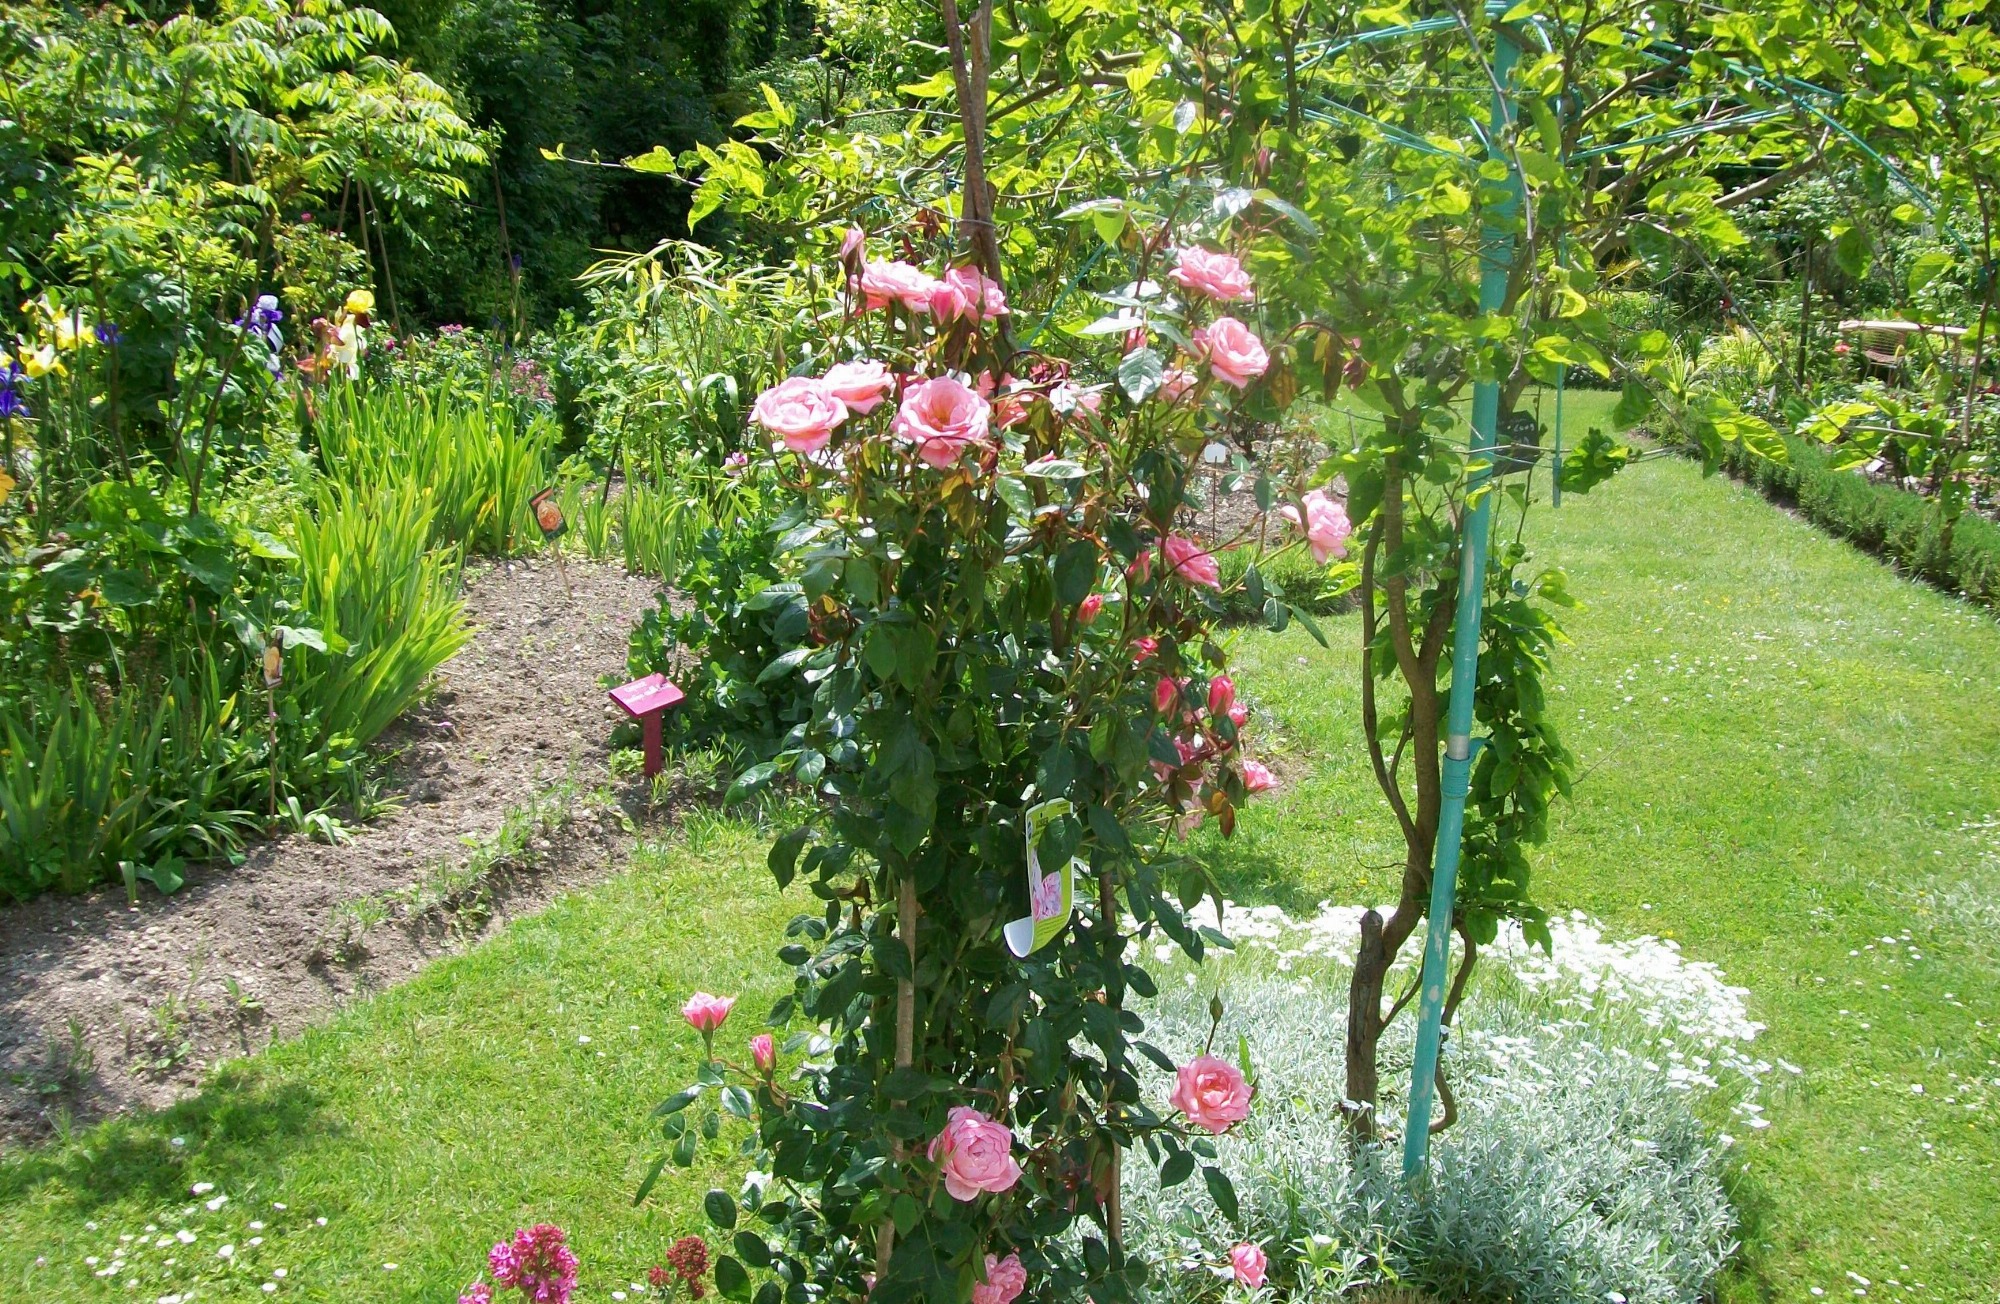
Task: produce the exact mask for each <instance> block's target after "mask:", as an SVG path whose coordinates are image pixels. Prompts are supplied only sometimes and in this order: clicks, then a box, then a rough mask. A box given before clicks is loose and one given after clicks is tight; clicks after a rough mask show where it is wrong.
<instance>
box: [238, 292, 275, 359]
mask: <svg viewBox="0 0 2000 1304" xmlns="http://www.w3.org/2000/svg"><path fill="white" fill-rule="evenodd" d="M284 319H285V314H284V311H283V310H282V309H280V308H279V307H278V296H277V295H275V294H260V295H258V296H257V302H256V304H255V306H253V307H252V308H251V309H250V311H249V312H247V313H245V314H244V315H243V316H241V317H238V318H237V319H236V324H237V325H238V326H240V327H242V328H243V329H244V330H246V331H248V332H250V334H252V335H255V336H256V337H257V338H258V339H260V340H262V341H264V348H265V351H266V356H265V358H264V364H265V365H266V366H268V367H269V368H270V369H271V374H272V375H273V376H277V375H281V374H283V372H284V366H283V364H282V363H280V362H279V361H278V352H279V350H281V349H283V348H284V347H285V337H284V335H283V334H281V333H280V332H279V330H278V323H279V322H281V321H283V320H284Z"/></svg>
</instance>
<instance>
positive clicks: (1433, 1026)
mask: <svg viewBox="0 0 2000 1304" xmlns="http://www.w3.org/2000/svg"><path fill="white" fill-rule="evenodd" d="M1487 11H1488V12H1489V13H1496V12H1497V7H1496V6H1492V5H1489V6H1488V10H1487ZM1498 32H1499V35H1498V38H1497V39H1496V40H1495V42H1494V47H1493V75H1494V78H1495V80H1496V81H1497V82H1498V83H1499V86H1498V89H1497V90H1496V91H1495V93H1494V96H1493V119H1492V122H1493V127H1492V137H1493V143H1494V144H1495V145H1496V146H1497V145H1498V144H1499V143H1500V142H1501V141H1502V140H1504V139H1505V137H1506V134H1507V129H1508V126H1509V124H1510V123H1512V121H1513V116H1514V114H1513V104H1512V101H1511V98H1510V96H1509V95H1508V89H1509V87H1511V86H1512V84H1513V74H1514V64H1515V62H1516V61H1517V60H1518V59H1519V58H1520V54H1521V50H1520V47H1519V46H1518V45H1516V44H1515V42H1514V39H1513V37H1512V36H1511V35H1510V34H1509V33H1508V31H1507V29H1506V28H1504V27H1502V28H1499V29H1498ZM1510 172H1511V164H1510ZM1520 205H1521V178H1520V176H1519V175H1518V174H1512V175H1511V176H1510V178H1509V181H1508V184H1507V197H1506V198H1505V199H1504V200H1502V201H1500V202H1499V203H1496V204H1494V205H1492V206H1490V207H1489V208H1488V210H1487V213H1486V220H1485V226H1484V230H1483V231H1482V232H1481V234H1480V273H1479V310H1480V311H1481V312H1482V313H1491V312H1498V311H1500V310H1501V309H1502V308H1504V307H1506V305H1507V280H1508V277H1509V275H1510V274H1511V272H1512V271H1513V266H1514V234H1513V222H1514V218H1515V216H1516V214H1517V213H1518V212H1519V211H1520ZM1499 421H1500V383H1499V381H1497V380H1483V381H1479V382H1477V383H1476V384H1474V385H1473V387H1472V441H1471V444H1470V445H1469V448H1468V452H1469V457H1468V459H1467V474H1466V486H1465V487H1466V496H1467V497H1468V499H1472V500H1473V503H1472V506H1471V508H1470V509H1469V510H1468V511H1467V512H1466V513H1465V526H1464V530H1465V533H1464V537H1463V538H1462V539H1461V540H1460V542H1459V547H1458V555H1459V572H1458V610H1457V612H1456V614H1455V615H1454V617H1453V621H1452V626H1453V627H1452V644H1451V699H1450V702H1449V704H1448V705H1447V706H1446V708H1445V745H1444V774H1443V789H1444V791H1443V797H1444V801H1443V805H1442V807H1441V808H1440V810H1439V811H1438V832H1437V851H1436V859H1435V860H1434V861H1433V862H1432V865H1431V910H1430V920H1429V922H1428V923H1427V924H1426V926H1425V930H1424V932H1425V936H1424V970H1423V987H1422V990H1421V992H1420V993H1419V996H1418V1002H1417V1055H1416V1063H1415V1064H1414V1065H1413V1066H1412V1068H1411V1071H1410V1111H1409V1121H1408V1123H1407V1124H1406V1125H1405V1127H1404V1131H1403V1175H1404V1176H1405V1177H1415V1176H1416V1175H1417V1174H1419V1173H1421V1172H1422V1171H1423V1170H1424V1165H1425V1163H1426V1162H1427V1161H1428V1160H1429V1158H1430V1140H1431V1105H1432V1101H1433V1098H1434V1097H1435V1096H1436V1094H1437V1062H1438V1044H1439V1042H1440V1041H1441V1040H1442V1039H1443V1020H1444V988H1445V982H1446V975H1447V974H1448V973H1449V971H1450V968H1451V915H1452V906H1453V903H1454V901H1455V900H1456V898H1457V895H1458V856H1459V844H1460V842H1461V841H1462V840H1463V838H1464V835H1465V797H1466V793H1467V792H1469V791H1470V790H1471V786H1472V692H1473V685H1474V684H1475V683H1476V682H1477V680H1478V677H1479V626H1480V619H1481V615H1482V612H1483V608H1484V606H1485V599H1486V536H1487V534H1488V530H1489V522H1490V521H1491V520H1492V516H1493V502H1492V497H1491V495H1489V494H1483V493H1480V492H1479V491H1480V489H1481V488H1483V487H1484V486H1485V484H1486V480H1487V478H1488V476H1489V475H1490V474H1491V473H1492V469H1493V446H1494V442H1495V433H1496V429H1497V427H1498V425H1499Z"/></svg>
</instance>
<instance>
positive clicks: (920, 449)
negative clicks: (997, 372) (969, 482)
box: [891, 376, 992, 471]
mask: <svg viewBox="0 0 2000 1304" xmlns="http://www.w3.org/2000/svg"><path fill="white" fill-rule="evenodd" d="M991 415H992V407H991V405H989V404H988V403H987V402H986V400H985V399H983V398H981V397H979V395H978V394H976V393H974V392H973V391H972V390H971V389H970V388H968V387H967V386H966V385H965V383H964V382H963V381H960V380H956V379H954V378H952V377H950V376H938V377H935V378H933V379H931V380H926V381H924V382H922V383H921V384H917V385H912V386H911V387H910V389H909V391H908V392H907V393H905V394H904V395H903V405H902V407H901V408H900V409H898V410H897V412H896V420H895V423H894V424H893V425H892V426H891V429H892V430H893V432H894V433H895V434H896V436H897V437H898V438H900V439H905V440H908V441H909V442H910V443H912V444H915V445H916V446H917V456H918V457H921V458H922V459H923V460H924V462H925V463H926V464H927V465H929V466H934V467H936V468H937V469H939V470H940V471H942V470H944V469H946V468H948V467H951V466H955V465H957V463H958V459H959V458H960V456H962V455H963V454H964V452H965V450H966V449H967V448H968V447H972V446H976V445H979V444H983V443H985V441H986V431H987V425H988V421H989V420H990V418H991Z"/></svg>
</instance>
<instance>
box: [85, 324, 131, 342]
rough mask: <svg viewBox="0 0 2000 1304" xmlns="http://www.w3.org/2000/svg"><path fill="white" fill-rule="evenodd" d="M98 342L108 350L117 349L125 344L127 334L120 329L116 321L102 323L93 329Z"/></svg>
mask: <svg viewBox="0 0 2000 1304" xmlns="http://www.w3.org/2000/svg"><path fill="white" fill-rule="evenodd" d="M91 329H92V331H93V333H94V334H95V335H96V336H97V342H98V343H99V344H102V345H104V346H105V347H106V348H116V347H118V346H119V345H120V344H123V343H124V342H125V332H124V331H121V330H119V329H118V323H117V322H115V321H101V322H99V323H97V325H96V326H94V327H92V328H91Z"/></svg>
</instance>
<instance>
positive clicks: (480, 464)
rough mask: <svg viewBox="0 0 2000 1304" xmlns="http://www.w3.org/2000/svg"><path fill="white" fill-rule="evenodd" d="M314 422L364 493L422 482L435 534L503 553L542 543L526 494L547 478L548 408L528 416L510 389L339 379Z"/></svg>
mask: <svg viewBox="0 0 2000 1304" xmlns="http://www.w3.org/2000/svg"><path fill="white" fill-rule="evenodd" d="M313 430H314V433H315V434H316V435H317V436H318V437H319V446H320V456H321V458H322V460H323V461H324V463H325V466H326V471H327V474H328V476H329V477H330V478H331V479H333V480H335V481H336V482H339V483H341V484H345V485H349V486H352V487H354V488H355V489H357V490H358V491H361V492H363V493H367V492H371V491H373V490H377V489H390V490H394V489H397V488H399V487H401V486H405V485H408V486H415V487H417V488H420V489H422V490H423V491H424V492H425V493H426V495H427V497H428V500H429V506H430V511H429V519H430V522H431V534H430V541H431V542H432V543H433V544H437V545H440V546H442V545H449V544H459V545H462V546H463V547H464V548H465V550H466V551H467V552H473V553H491V554H495V555H500V556H506V555H509V554H513V553H518V552H522V551H524V550H526V549H527V548H529V547H532V546H538V545H539V544H540V541H541V536H540V534H539V532H537V530H536V528H535V522H534V518H533V517H532V516H531V515H530V513H529V510H528V499H529V498H531V497H533V496H534V494H535V492H536V491H537V490H539V489H541V488H542V487H543V486H544V485H545V484H546V483H547V481H548V477H549V450H550V447H551V445H552V444H553V443H554V440H555V424H554V422H553V421H551V420H550V419H549V418H547V417H542V416H535V417H529V416H524V415H523V414H522V413H521V412H520V411H519V410H518V409H517V408H516V407H515V405H514V404H513V403H512V402H511V401H509V400H508V399H507V398H506V397H505V396H503V395H488V396H485V397H482V398H479V399H476V400H468V399H464V398H460V397H456V396H452V395H442V394H441V395H428V394H424V393H421V392H419V391H417V390H415V389H412V388H409V387H406V386H402V385H387V386H381V387H376V388H368V389H364V388H363V387H360V386H340V387H336V388H334V389H332V390H331V391H329V392H328V393H327V395H326V396H325V400H324V402H322V403H321V405H320V407H319V411H318V412H317V414H316V416H315V419H314V421H313Z"/></svg>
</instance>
